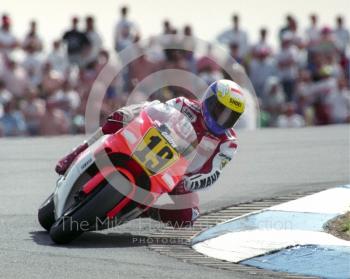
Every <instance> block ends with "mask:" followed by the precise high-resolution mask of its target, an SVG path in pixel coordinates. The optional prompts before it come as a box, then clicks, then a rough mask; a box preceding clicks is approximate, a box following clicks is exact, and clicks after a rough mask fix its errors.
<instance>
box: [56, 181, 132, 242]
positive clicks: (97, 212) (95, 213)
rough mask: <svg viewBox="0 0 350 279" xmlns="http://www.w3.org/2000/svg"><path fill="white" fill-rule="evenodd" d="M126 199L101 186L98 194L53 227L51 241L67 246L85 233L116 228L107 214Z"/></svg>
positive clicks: (107, 186) (68, 213)
mask: <svg viewBox="0 0 350 279" xmlns="http://www.w3.org/2000/svg"><path fill="white" fill-rule="evenodd" d="M124 198H125V196H124V195H123V194H121V193H120V192H118V191H117V190H116V189H115V188H114V187H113V186H111V185H109V184H106V185H104V186H103V185H101V186H100V187H99V189H98V191H97V192H96V193H94V194H92V195H91V196H88V197H87V198H86V200H84V201H82V202H81V203H79V204H77V205H76V206H75V207H73V208H72V209H70V210H68V212H66V214H65V215H64V216H62V217H61V218H59V219H58V220H57V221H56V222H55V223H54V224H53V225H52V227H51V229H50V237H51V239H52V240H53V241H54V242H55V243H57V244H67V243H69V242H71V241H73V240H74V239H76V238H77V237H78V236H80V235H81V234H82V233H83V232H86V231H90V230H99V229H104V228H105V227H103V226H107V227H106V228H110V227H111V226H114V225H115V224H116V223H114V222H113V221H111V222H109V221H108V219H107V218H106V216H107V213H108V212H109V211H110V210H111V209H113V208H114V207H115V206H116V205H117V204H119V203H120V202H121V201H122V200H123V199H124Z"/></svg>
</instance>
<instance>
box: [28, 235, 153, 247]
mask: <svg viewBox="0 0 350 279" xmlns="http://www.w3.org/2000/svg"><path fill="white" fill-rule="evenodd" d="M30 235H31V238H32V239H33V241H34V242H35V243H36V244H38V245H43V246H56V247H64V248H128V247H140V246H147V239H148V237H147V236H145V235H133V234H131V233H100V232H86V233H84V234H83V235H82V236H80V237H79V238H77V239H76V240H74V241H73V242H71V243H69V244H66V245H57V244H55V243H54V242H53V241H52V240H51V238H50V235H49V234H48V233H47V232H46V231H32V232H30Z"/></svg>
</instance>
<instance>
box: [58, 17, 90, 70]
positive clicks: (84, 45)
mask: <svg viewBox="0 0 350 279" xmlns="http://www.w3.org/2000/svg"><path fill="white" fill-rule="evenodd" d="M78 23H79V19H78V18H77V17H73V18H72V29H70V30H68V31H66V32H65V33H64V35H63V41H64V42H65V43H66V45H67V54H68V60H69V63H70V64H71V65H78V66H82V65H84V60H83V59H84V56H85V55H86V51H87V49H88V48H89V46H90V42H89V39H88V38H87V36H86V35H85V34H84V33H83V32H80V31H79V30H78Z"/></svg>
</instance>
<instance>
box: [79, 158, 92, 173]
mask: <svg viewBox="0 0 350 279" xmlns="http://www.w3.org/2000/svg"><path fill="white" fill-rule="evenodd" d="M91 162H92V158H89V160H87V161H86V162H85V163H83V164H82V165H81V166H80V169H81V170H84V169H85V168H86V167H87V166H88V165H89V164H90V163H91Z"/></svg>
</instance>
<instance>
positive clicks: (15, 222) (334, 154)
mask: <svg viewBox="0 0 350 279" xmlns="http://www.w3.org/2000/svg"><path fill="white" fill-rule="evenodd" d="M349 128H350V127H349V126H344V125H341V126H332V127H319V128H306V129H299V130H295V129H291V130H277V129H276V130H274V129H266V130H260V131H254V132H240V133H239V139H240V149H239V152H238V153H237V156H236V158H235V160H234V162H233V163H232V164H230V165H229V166H227V168H228V169H227V170H226V172H225V173H224V174H223V175H222V177H221V179H220V182H219V183H218V185H215V187H213V188H212V189H211V190H209V191H205V192H203V194H202V196H201V200H203V205H202V211H207V210H212V209H216V208H220V207H223V206H228V205H231V204H234V203H238V202H243V201H249V200H252V199H258V198H266V197H273V196H280V195H283V194H288V193H293V192H300V191H304V190H305V191H310V190H318V189H325V188H329V187H332V186H336V185H342V184H345V183H349V140H350V139H349V135H350V134H349V131H350V130H349ZM82 139H83V138H82V137H59V138H36V139H28V138H25V139H1V140H0V146H1V147H0V177H1V178H0V191H1V192H0V224H1V226H0V238H1V241H0V278H64V277H66V278H67V277H68V278H107V277H108V278H162V279H163V278H191V279H192V278H247V276H246V275H244V274H242V273H233V272H230V271H224V270H216V269H211V268H205V267H202V266H197V265H191V264H187V263H183V262H181V261H178V260H176V259H173V258H169V257H166V256H162V255H159V254H158V253H156V252H154V251H150V250H149V249H148V248H147V245H146V243H144V242H142V241H137V243H135V239H143V238H142V235H148V234H149V233H151V232H154V231H155V230H157V227H158V228H159V225H158V224H157V223H156V222H151V221H149V220H142V221H138V220H136V221H133V222H130V223H128V224H126V225H124V226H121V227H119V228H117V229H112V230H109V231H106V232H99V233H88V234H86V235H85V236H83V237H82V238H80V239H79V240H78V241H76V242H75V243H74V244H73V245H71V246H65V247H59V246H55V245H53V244H52V243H51V241H50V239H49V237H48V236H47V234H46V233H44V232H43V231H42V229H41V227H40V226H39V224H38V222H37V220H36V214H37V208H38V206H39V205H40V203H41V202H42V201H43V200H44V199H45V198H46V197H47V196H48V195H49V193H50V192H51V191H52V190H53V189H54V183H55V180H56V175H55V174H54V172H53V167H54V164H55V162H56V160H57V158H59V157H60V156H61V155H62V154H64V153H66V152H67V151H68V150H69V149H70V148H71V147H73V146H74V145H76V144H78V143H79V142H81V141H82ZM214 276H215V277H214Z"/></svg>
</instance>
